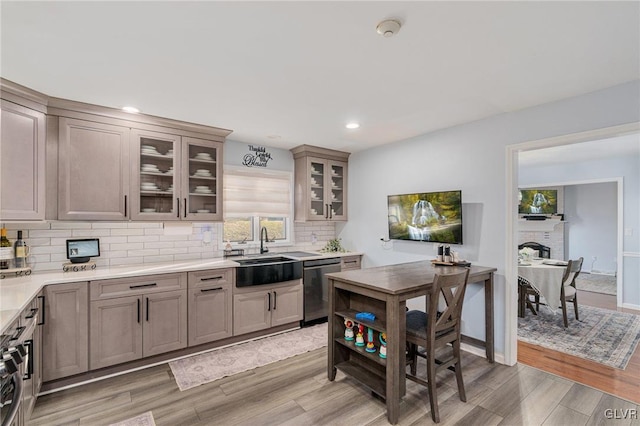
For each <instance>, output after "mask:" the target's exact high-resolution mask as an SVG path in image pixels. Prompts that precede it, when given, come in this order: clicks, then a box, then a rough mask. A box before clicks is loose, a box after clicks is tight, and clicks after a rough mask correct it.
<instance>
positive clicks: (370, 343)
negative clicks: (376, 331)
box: [365, 327, 376, 353]
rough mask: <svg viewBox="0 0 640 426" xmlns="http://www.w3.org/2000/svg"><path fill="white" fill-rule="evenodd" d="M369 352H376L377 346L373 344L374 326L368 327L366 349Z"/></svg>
mask: <svg viewBox="0 0 640 426" xmlns="http://www.w3.org/2000/svg"><path fill="white" fill-rule="evenodd" d="M365 351H367V352H372V353H373V352H375V351H376V346H375V345H374V344H373V328H371V327H367V348H366V349H365Z"/></svg>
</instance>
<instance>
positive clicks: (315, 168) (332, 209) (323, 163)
mask: <svg viewBox="0 0 640 426" xmlns="http://www.w3.org/2000/svg"><path fill="white" fill-rule="evenodd" d="M291 152H292V153H293V158H294V159H295V220H296V221H316V220H321V221H331V220H334V221H345V220H347V164H348V163H347V160H348V158H349V153H347V152H342V151H335V150H331V149H325V148H319V147H314V146H309V145H301V146H298V147H296V148H293V149H292V150H291Z"/></svg>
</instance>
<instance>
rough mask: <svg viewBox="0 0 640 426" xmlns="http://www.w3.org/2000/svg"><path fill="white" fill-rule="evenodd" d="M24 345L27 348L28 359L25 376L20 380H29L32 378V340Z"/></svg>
mask: <svg viewBox="0 0 640 426" xmlns="http://www.w3.org/2000/svg"><path fill="white" fill-rule="evenodd" d="M24 345H25V346H26V347H27V356H28V357H29V359H28V361H27V374H25V375H24V377H23V378H22V379H23V380H29V379H31V377H32V376H33V356H34V353H33V339H29V340H27V341H25V342H24Z"/></svg>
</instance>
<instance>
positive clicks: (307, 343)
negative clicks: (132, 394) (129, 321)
mask: <svg viewBox="0 0 640 426" xmlns="http://www.w3.org/2000/svg"><path fill="white" fill-rule="evenodd" d="M323 346H327V324H326V323H324V324H318V325H315V326H313V327H306V328H301V329H299V330H294V331H289V332H286V333H282V334H277V335H275V336H269V337H265V338H262V339H258V340H253V341H250V342H246V343H241V344H238V345H234V346H229V347H226V348H222V349H217V350H213V351H211V352H207V353H204V354H199V355H194V356H191V357H188V358H183V359H179V360H176V361H172V362H170V363H169V366H170V367H171V371H172V372H173V375H174V377H175V379H176V383H177V384H178V387H179V388H180V390H181V391H184V390H187V389H190V388H193V387H195V386H199V385H202V384H204V383H209V382H212V381H214V380H218V379H221V378H223V377H226V376H231V375H233V374H237V373H241V372H243V371H248V370H252V369H254V368H256V367H260V366H263V365H267V364H271V363H272V362H276V361H280V360H283V359H286V358H289V357H292V356H294V355H299V354H302V353H305V352H309V351H313V350H315V349H319V348H321V347H323Z"/></svg>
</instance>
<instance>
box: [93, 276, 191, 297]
mask: <svg viewBox="0 0 640 426" xmlns="http://www.w3.org/2000/svg"><path fill="white" fill-rule="evenodd" d="M186 289H187V274H186V273H177V274H162V275H147V276H143V277H131V278H114V279H110V280H96V281H91V283H90V285H89V297H90V299H91V300H102V299H112V298H115V297H124V296H133V295H140V294H149V293H158V292H163V291H170V290H186Z"/></svg>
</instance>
